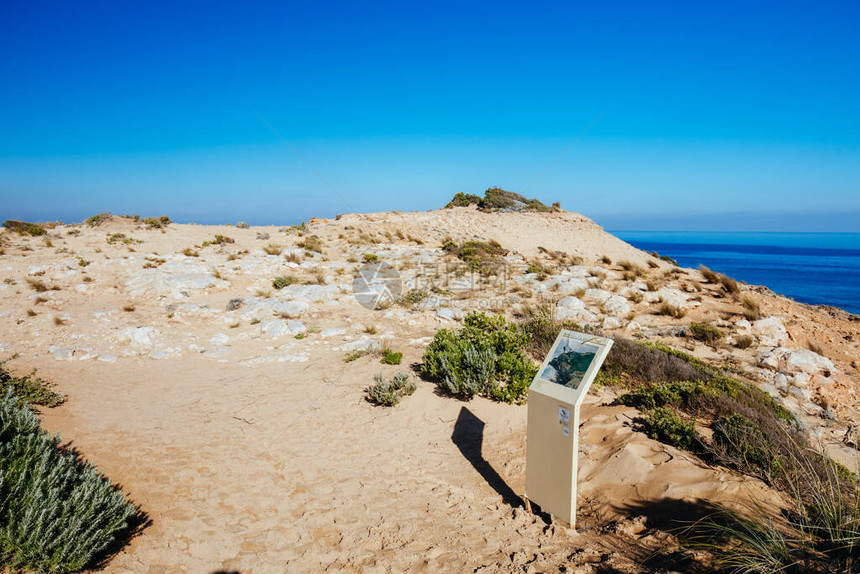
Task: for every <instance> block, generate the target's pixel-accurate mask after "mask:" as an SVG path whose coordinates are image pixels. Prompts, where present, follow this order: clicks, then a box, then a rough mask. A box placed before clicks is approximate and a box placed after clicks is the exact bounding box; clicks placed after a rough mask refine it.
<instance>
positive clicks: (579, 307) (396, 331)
mask: <svg viewBox="0 0 860 574" xmlns="http://www.w3.org/2000/svg"><path fill="white" fill-rule="evenodd" d="M0 239H2V245H3V248H2V249H3V254H2V255H0V279H2V282H0V317H2V318H3V319H2V323H0V351H2V352H3V353H4V354H5V355H11V354H12V353H18V354H19V357H18V358H17V359H15V360H14V361H12V362H10V363H9V364H8V367H9V368H10V369H13V370H15V371H18V372H25V371H28V370H30V369H32V368H34V367H37V368H39V370H40V372H41V373H42V375H43V376H44V377H45V378H47V379H50V380H53V381H55V382H56V383H57V386H58V389H59V390H60V391H62V392H63V393H65V394H66V395H67V396H68V402H66V403H65V404H64V405H63V406H61V407H58V408H56V409H50V410H45V412H44V413H43V415H44V419H45V424H46V426H47V427H48V428H49V429H50V430H52V431H60V432H61V433H62V436H63V438H64V440H66V441H70V442H71V443H72V444H73V445H74V446H75V447H76V448H78V449H80V450H81V452H83V453H84V454H85V455H86V456H87V457H89V458H91V459H92V460H93V461H94V462H95V463H96V464H97V466H98V467H99V468H100V469H101V470H102V471H103V472H105V473H106V474H107V475H108V476H110V477H111V478H113V479H114V480H115V481H117V482H119V483H121V484H122V485H123V487H124V489H125V490H126V491H127V492H128V493H129V494H130V496H131V497H132V498H133V500H134V501H135V502H136V503H138V504H140V505H141V506H142V507H143V509H144V510H145V511H146V512H147V513H148V514H149V517H150V518H151V519H152V524H151V526H150V527H149V528H147V529H146V530H145V531H144V532H143V533H142V535H140V536H139V537H137V538H135V539H134V540H133V541H132V542H131V544H130V545H129V546H127V547H126V548H125V549H124V550H123V551H121V552H120V553H119V554H118V555H117V556H115V557H114V558H113V559H112V560H111V561H110V563H109V564H108V565H107V566H106V570H107V571H110V572H128V571H132V572H156V571H164V572H168V571H170V572H179V571H185V572H213V571H219V570H224V571H241V572H276V571H277V572H282V571H285V570H286V571H301V572H317V571H339V572H359V571H360V572H388V571H418V572H441V571H447V572H464V571H479V572H511V571H523V572H526V571H561V570H562V569H565V568H566V569H567V570H565V571H579V572H591V571H605V570H606V569H615V570H614V571H620V572H633V571H641V569H642V568H643V567H642V566H641V563H642V561H643V560H644V559H645V558H646V557H648V556H650V555H652V554H653V553H654V552H655V551H656V550H658V549H661V548H665V547H666V546H667V545H671V544H672V537H671V535H670V534H667V533H666V532H665V531H664V530H662V529H661V527H660V526H661V524H663V523H664V522H665V521H666V520H668V519H669V518H671V517H674V516H676V515H678V514H679V512H680V510H679V509H678V508H677V507H675V506H672V505H671V504H669V503H667V501H675V503H678V501H685V500H695V499H697V498H706V499H711V500H714V501H717V502H726V503H738V502H739V501H743V500H746V499H747V497H748V496H749V495H750V494H751V493H752V494H755V495H756V496H757V497H758V498H759V499H761V500H763V501H774V500H775V495H774V493H773V492H772V491H770V490H769V489H768V488H767V487H766V486H765V485H764V483H761V482H758V481H755V480H751V479H749V478H747V477H744V476H742V475H740V474H738V473H736V472H734V471H731V470H728V469H727V468H724V467H708V466H707V465H704V464H702V462H701V461H700V460H698V459H697V458H696V457H694V456H693V455H691V454H689V453H687V452H683V451H680V450H678V449H675V448H673V447H670V446H666V445H664V444H662V443H660V442H657V441H654V440H651V439H649V438H647V437H646V436H645V435H644V434H642V433H641V432H638V431H637V430H636V429H635V426H634V425H633V424H632V421H633V420H634V418H635V417H636V416H637V411H636V410H635V409H633V408H629V407H624V406H618V405H615V404H613V399H614V397H615V394H614V393H615V391H613V390H612V389H610V388H603V389H596V390H595V392H594V393H593V394H592V395H591V396H590V397H589V398H588V400H587V403H586V405H585V407H584V411H583V417H582V418H583V421H584V424H583V427H582V435H581V439H580V442H581V445H582V461H583V462H582V463H581V468H580V497H581V501H582V503H581V509H580V512H581V514H580V516H581V524H580V528H579V530H578V532H572V531H569V530H567V529H564V528H558V527H555V526H548V525H547V524H546V523H545V522H544V520H542V519H541V518H540V517H536V516H533V515H530V514H527V513H525V512H524V511H523V510H522V508H520V506H519V504H518V496H519V494H521V493H522V492H523V488H524V474H525V473H524V470H525V469H524V465H525V420H526V407H525V406H510V405H505V404H499V403H493V402H490V401H488V400H486V399H482V398H476V399H474V400H472V401H469V402H462V401H458V400H456V399H452V398H450V397H446V396H442V395H440V394H439V393H437V392H436V388H435V386H434V385H433V384H432V383H429V382H426V381H420V382H419V386H418V390H417V392H416V394H415V395H414V396H412V397H409V398H408V399H406V400H404V401H403V402H402V403H400V404H399V405H397V406H396V407H394V408H390V409H385V408H379V407H374V406H372V405H370V404H369V403H368V402H366V401H365V400H364V389H365V387H366V386H368V384H370V383H371V382H372V377H373V375H374V374H376V373H378V372H384V373H386V374H392V373H394V372H396V371H398V370H402V369H403V368H404V367H406V368H408V366H409V365H410V364H414V363H418V362H420V360H421V357H422V354H423V351H424V348H425V347H426V345H427V343H428V342H429V341H430V339H431V338H432V336H433V335H434V333H435V332H436V331H437V330H438V329H439V328H441V327H449V328H450V327H454V328H455V327H457V325H458V323H459V321H460V320H461V319H462V317H463V315H464V314H465V313H466V312H468V311H469V310H471V309H490V310H495V311H497V312H501V313H504V314H506V315H507V316H509V317H512V316H513V315H514V314H516V313H518V312H521V311H522V310H523V309H524V308H525V307H526V306H534V305H537V304H538V301H544V302H547V303H549V304H551V305H555V312H556V313H557V315H558V316H559V317H563V318H565V319H571V320H575V321H578V322H580V323H583V324H589V325H592V326H595V327H599V328H602V329H603V330H604V331H606V332H607V333H609V334H618V335H623V336H626V337H636V338H641V339H646V340H659V341H664V342H666V343H668V344H670V345H672V346H674V347H678V348H682V349H686V350H687V351H689V352H691V353H692V354H694V355H696V356H697V357H700V358H702V359H703V360H706V361H709V362H711V363H713V364H720V365H725V364H730V365H733V366H734V368H735V369H736V371H737V372H738V373H739V375H738V376H739V377H742V378H743V380H746V381H749V382H751V383H753V384H755V385H757V386H759V387H760V388H762V389H764V390H765V391H767V392H769V393H771V394H772V395H773V396H775V397H777V398H778V400H779V401H780V402H781V403H782V404H784V405H785V406H786V407H787V408H789V409H790V410H791V411H792V412H794V413H795V414H796V415H797V416H798V417H799V418H800V419H801V420H802V421H803V422H804V423H805V424H806V425H807V426H808V428H809V429H811V431H812V432H814V433H815V434H816V436H817V437H819V438H820V440H821V441H823V443H824V445H825V446H826V447H827V448H828V452H830V453H831V454H832V455H833V456H835V457H837V458H840V460H845V461H849V460H850V456H851V454H852V452H853V451H852V450H851V449H850V448H849V447H848V446H846V445H845V442H844V441H843V438H845V436H846V432H848V433H849V434H850V427H849V425H850V423H851V421H853V420H857V415H858V409H857V406H858V402H857V398H856V392H857V382H858V381H857V368H858V365H857V364H856V360H857V357H860V348H858V345H860V324H858V322H857V318H856V317H854V316H851V315H849V314H847V313H844V312H840V311H838V310H832V309H824V308H815V307H810V306H807V305H802V304H798V303H795V302H793V301H790V300H787V299H785V298H782V297H778V296H776V295H773V294H772V293H770V292H768V291H767V290H766V289H762V288H758V287H754V286H746V285H741V286H740V291H741V294H742V295H743V296H746V297H748V298H751V299H752V300H754V301H755V302H756V304H757V305H758V306H759V308H760V317H758V318H752V319H747V318H744V316H743V313H744V309H743V305H742V303H741V298H740V297H729V296H727V295H726V294H725V292H724V290H723V289H721V287H720V286H719V284H714V283H712V282H709V281H707V280H706V278H705V277H703V276H702V275H701V273H700V272H698V271H695V270H690V269H678V268H676V267H675V266H673V265H672V264H671V263H669V262H666V261H662V260H660V259H657V258H655V257H653V256H652V255H649V254H646V253H643V252H641V251H639V250H637V249H635V248H633V247H632V246H630V245H628V244H626V243H624V242H623V241H621V240H619V239H618V238H616V237H614V236H612V235H610V234H608V233H606V232H605V231H603V230H602V229H601V228H600V227H599V226H598V225H596V224H595V223H594V222H592V221H591V220H589V219H588V218H586V217H584V216H582V215H579V214H575V213H568V212H557V213H483V212H479V211H477V210H476V209H475V208H474V207H462V208H453V209H443V210H439V211H431V212H426V213H399V212H393V213H378V214H360V215H359V214H352V215H344V216H341V217H339V218H338V219H314V220H312V221H310V222H309V223H308V224H307V225H306V226H304V227H302V228H298V227H285V228H278V227H252V228H247V229H240V228H236V227H235V226H202V225H179V224H170V225H168V226H166V227H164V228H163V229H150V228H147V226H145V225H141V224H140V223H138V222H134V221H132V220H128V219H123V218H114V219H112V220H111V221H109V222H107V223H105V224H104V226H101V225H100V226H96V227H89V226H57V227H55V228H53V229H51V230H49V233H48V235H47V236H46V237H22V236H18V235H13V234H11V233H8V232H7V233H5V234H4V235H2V236H0ZM446 239H451V240H453V242H454V243H455V244H456V245H458V246H459V245H462V244H463V243H464V242H467V241H479V242H484V243H489V242H491V241H493V242H496V243H498V245H499V246H500V249H501V250H502V251H503V254H499V255H498V256H497V259H496V261H495V262H496V263H500V264H501V265H502V267H501V270H498V269H497V270H495V271H494V272H493V273H492V274H486V276H484V275H482V274H481V273H477V274H475V273H470V272H469V270H468V269H465V270H464V269H463V268H462V263H463V261H461V260H460V259H458V258H457V257H456V253H453V252H452V251H450V250H449V251H445V250H443V249H442V244H443V241H445V240H446ZM372 259H376V260H378V261H381V262H385V263H387V264H389V265H390V266H391V267H392V268H394V269H396V270H397V271H398V275H399V277H400V281H401V282H402V288H401V290H400V294H401V295H404V294H409V293H418V294H420V297H418V296H416V297H415V299H414V301H415V303H416V304H413V305H405V306H404V305H398V304H390V303H391V302H385V301H381V303H383V304H380V305H378V308H376V309H374V308H368V307H367V306H362V305H361V304H359V303H358V302H357V301H356V298H355V297H354V295H353V280H354V276H355V273H356V272H357V271H358V270H359V269H360V268H361V266H362V264H363V262H364V261H366V260H372ZM622 263H623V266H622V265H621V264H622ZM458 265H460V267H458ZM477 265H478V267H479V268H480V265H482V263H481V262H480V261H479V262H478V264H477ZM631 270H632V271H631ZM277 277H284V278H285V279H287V280H286V281H285V282H283V283H287V284H286V285H284V284H283V283H281V284H280V287H281V288H276V287H275V286H273V281H274V280H275V279H276V278H277ZM500 277H501V279H500ZM666 305H668V306H670V307H672V308H674V309H678V310H679V312H678V313H676V315H678V316H677V317H673V316H671V315H666V314H661V311H660V310H661V308H663V307H664V306H666ZM703 320H706V321H708V322H710V324H712V325H714V326H716V327H717V328H719V329H720V330H721V332H722V333H724V339H723V341H722V343H721V344H720V345H709V344H706V343H704V342H701V341H698V340H696V339H694V338H691V337H689V336H688V334H687V329H688V327H689V325H690V323H691V322H695V321H703ZM741 338H748V339H749V341H750V345H749V346H748V347H746V348H744V349H741V348H739V347H740V345H737V344H736V343H737V342H738V341H739V340H740V339H741ZM380 347H389V348H392V349H395V350H398V351H402V352H403V353H404V361H403V365H402V366H401V367H392V366H386V365H381V364H380V362H379V359H378V357H377V356H374V355H373V354H372V353H369V354H366V355H364V356H360V357H359V358H357V359H355V360H351V361H349V362H347V361H345V360H344V358H345V357H346V356H347V355H349V354H355V353H356V352H360V351H372V350H374V349H379V348H380ZM810 347H812V348H814V349H816V350H817V351H818V352H815V351H812V350H810ZM849 442H850V441H849ZM774 503H775V504H776V502H774ZM664 566H665V565H664ZM656 567H658V566H655V568H656ZM666 567H672V568H676V569H679V570H683V569H684V568H683V566H679V565H677V564H676V565H671V566H666ZM601 569H603V570H601Z"/></svg>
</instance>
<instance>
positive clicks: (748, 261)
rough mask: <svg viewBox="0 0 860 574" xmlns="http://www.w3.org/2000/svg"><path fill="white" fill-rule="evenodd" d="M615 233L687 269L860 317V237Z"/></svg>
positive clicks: (828, 234) (855, 235)
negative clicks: (706, 269) (707, 269)
mask: <svg viewBox="0 0 860 574" xmlns="http://www.w3.org/2000/svg"><path fill="white" fill-rule="evenodd" d="M611 233H612V234H614V235H616V236H618V237H620V238H621V239H623V240H624V241H627V242H628V243H630V244H632V245H634V246H636V247H638V248H639V249H643V250H645V251H656V252H658V253H659V254H660V255H668V256H669V257H672V258H674V259H676V260H677V261H678V264H679V265H681V266H682V267H693V268H695V267H698V266H699V265H705V266H706V267H710V268H711V269H713V270H714V271H719V272H720V273H725V274H726V275H728V276H730V277H734V278H735V279H737V280H739V281H745V282H747V283H751V284H755V285H765V286H767V287H769V288H770V289H772V290H773V291H775V292H776V293H780V294H782V295H785V296H787V297H791V298H792V299H795V300H797V301H802V302H803V303H811V304H824V305H833V306H835V307H841V308H843V309H845V310H846V311H850V312H851V313H857V314H860V233H734V232H694V231H693V232H691V231H611Z"/></svg>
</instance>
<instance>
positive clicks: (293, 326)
mask: <svg viewBox="0 0 860 574" xmlns="http://www.w3.org/2000/svg"><path fill="white" fill-rule="evenodd" d="M287 330H289V332H290V335H298V334H299V333H304V332H305V331H307V330H308V328H307V327H305V325H304V323H302V322H301V321H287Z"/></svg>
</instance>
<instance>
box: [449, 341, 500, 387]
mask: <svg viewBox="0 0 860 574" xmlns="http://www.w3.org/2000/svg"><path fill="white" fill-rule="evenodd" d="M440 362H441V372H442V373H443V376H442V380H441V382H440V384H441V386H442V388H443V389H445V391H447V392H449V393H451V394H452V395H457V396H463V397H469V398H471V397H473V396H475V395H477V394H479V393H481V392H482V391H483V390H484V389H485V388H486V387H487V385H488V384H489V382H490V379H491V378H492V376H493V372H494V371H495V365H496V353H495V352H494V351H493V349H489V348H483V349H481V348H478V347H472V346H469V347H461V348H459V349H456V351H455V353H453V354H452V355H450V356H445V357H441V361H440Z"/></svg>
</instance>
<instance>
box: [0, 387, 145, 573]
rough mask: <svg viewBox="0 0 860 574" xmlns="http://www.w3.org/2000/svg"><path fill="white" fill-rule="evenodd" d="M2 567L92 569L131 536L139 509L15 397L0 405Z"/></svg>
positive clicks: (50, 570)
mask: <svg viewBox="0 0 860 574" xmlns="http://www.w3.org/2000/svg"><path fill="white" fill-rule="evenodd" d="M0 445H2V448H0V468H2V469H3V472H2V477H1V478H0V516H2V522H0V561H2V563H3V565H4V566H5V567H7V568H9V569H10V570H11V571H17V570H19V569H26V570H31V571H39V572H73V571H76V570H81V569H83V568H85V567H87V566H92V565H94V563H95V562H96V561H97V560H98V559H99V558H103V557H104V554H105V553H106V551H108V549H109V548H111V546H115V545H116V543H117V542H118V541H120V540H122V539H123V538H124V537H125V536H126V535H127V534H128V533H129V530H130V527H131V525H132V521H133V519H134V518H135V516H136V515H137V510H136V509H135V507H134V505H132V504H131V503H130V502H128V500H127V499H126V497H125V495H124V494H123V492H122V491H121V490H119V489H117V488H116V487H115V486H113V485H112V484H111V482H110V480H108V479H107V478H106V477H105V476H103V475H101V474H100V473H99V472H98V471H97V470H96V468H95V467H94V466H93V465H92V464H90V463H88V462H83V461H81V460H80V459H79V458H78V456H77V455H76V453H74V452H68V451H66V450H64V449H62V448H61V447H60V437H59V435H53V436H52V435H50V434H48V433H47V432H46V431H44V430H42V429H41V428H39V419H38V418H37V417H36V416H35V415H34V414H33V413H32V412H31V411H30V409H29V408H27V407H26V406H24V405H22V404H21V399H19V398H18V397H16V396H15V395H14V394H13V393H12V392H11V391H9V392H6V394H5V395H4V397H3V398H2V399H0Z"/></svg>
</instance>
